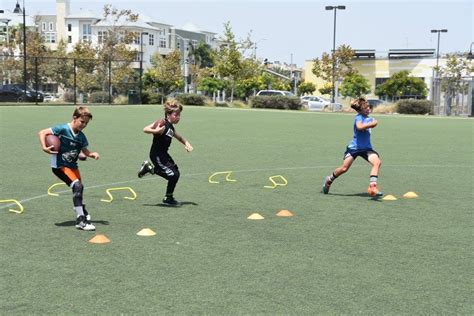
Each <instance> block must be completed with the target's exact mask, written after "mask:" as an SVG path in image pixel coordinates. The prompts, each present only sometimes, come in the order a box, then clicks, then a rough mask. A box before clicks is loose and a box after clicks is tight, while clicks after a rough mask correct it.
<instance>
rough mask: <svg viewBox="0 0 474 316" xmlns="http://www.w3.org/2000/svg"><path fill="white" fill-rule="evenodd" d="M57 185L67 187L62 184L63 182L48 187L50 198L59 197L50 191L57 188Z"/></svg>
mask: <svg viewBox="0 0 474 316" xmlns="http://www.w3.org/2000/svg"><path fill="white" fill-rule="evenodd" d="M59 185H67V184H66V183H64V182H58V183H55V184H53V185H52V186H50V187H49V188H48V195H51V196H59V194H57V193H53V192H51V190H52V189H53V188H55V187H57V186H59Z"/></svg>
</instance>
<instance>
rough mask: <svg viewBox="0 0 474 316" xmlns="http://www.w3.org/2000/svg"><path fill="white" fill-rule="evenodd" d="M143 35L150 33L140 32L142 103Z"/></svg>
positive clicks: (141, 89)
mask: <svg viewBox="0 0 474 316" xmlns="http://www.w3.org/2000/svg"><path fill="white" fill-rule="evenodd" d="M143 35H148V32H141V33H140V78H139V79H140V87H139V88H140V94H139V96H140V103H142V91H143V78H142V77H143Z"/></svg>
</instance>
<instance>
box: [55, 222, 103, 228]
mask: <svg viewBox="0 0 474 316" xmlns="http://www.w3.org/2000/svg"><path fill="white" fill-rule="evenodd" d="M90 222H91V223H92V224H101V225H109V221H90ZM54 225H56V226H59V227H67V226H75V225H76V221H66V222H62V223H54Z"/></svg>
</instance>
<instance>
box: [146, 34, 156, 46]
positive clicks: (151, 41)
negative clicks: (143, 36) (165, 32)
mask: <svg viewBox="0 0 474 316" xmlns="http://www.w3.org/2000/svg"><path fill="white" fill-rule="evenodd" d="M148 45H150V46H154V45H155V35H153V34H148Z"/></svg>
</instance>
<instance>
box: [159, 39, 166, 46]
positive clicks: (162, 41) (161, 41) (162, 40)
mask: <svg viewBox="0 0 474 316" xmlns="http://www.w3.org/2000/svg"><path fill="white" fill-rule="evenodd" d="M160 47H161V48H166V39H164V38H160Z"/></svg>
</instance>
